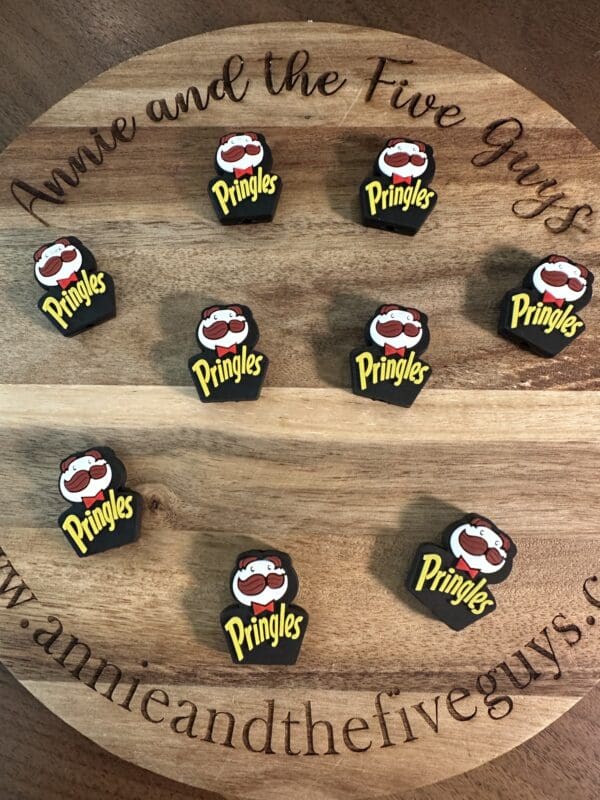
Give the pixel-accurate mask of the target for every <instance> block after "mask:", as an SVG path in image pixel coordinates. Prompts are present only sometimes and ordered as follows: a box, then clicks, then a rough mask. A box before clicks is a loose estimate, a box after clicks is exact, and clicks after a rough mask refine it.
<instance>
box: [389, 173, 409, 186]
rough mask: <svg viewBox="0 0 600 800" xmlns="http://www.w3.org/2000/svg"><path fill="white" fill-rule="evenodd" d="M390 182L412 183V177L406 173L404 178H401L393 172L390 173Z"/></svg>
mask: <svg viewBox="0 0 600 800" xmlns="http://www.w3.org/2000/svg"><path fill="white" fill-rule="evenodd" d="M392 183H412V178H411V177H410V175H407V176H406V178H403V177H402V175H396V173H395V172H394V173H393V174H392Z"/></svg>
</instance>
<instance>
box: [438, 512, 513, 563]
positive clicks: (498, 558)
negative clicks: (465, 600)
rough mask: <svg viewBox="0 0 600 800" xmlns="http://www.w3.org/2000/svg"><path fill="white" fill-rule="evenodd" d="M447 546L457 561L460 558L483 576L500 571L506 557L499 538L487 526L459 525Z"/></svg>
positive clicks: (506, 554)
mask: <svg viewBox="0 0 600 800" xmlns="http://www.w3.org/2000/svg"><path fill="white" fill-rule="evenodd" d="M449 545H450V550H451V551H452V552H453V554H454V555H455V556H456V558H457V559H458V558H461V557H462V558H463V559H464V560H465V561H466V562H467V564H468V565H469V566H470V567H471V569H476V570H478V572H482V573H483V574H484V575H491V574H492V573H494V572H498V571H499V570H501V569H502V567H503V566H504V565H505V563H506V559H507V557H508V553H507V551H506V549H505V548H504V545H503V543H502V539H501V537H500V536H499V535H498V534H497V533H496V532H495V531H493V530H492V529H491V528H489V527H488V526H487V525H471V524H470V523H466V524H465V525H459V526H458V528H456V529H455V530H454V531H452V534H451V536H450V540H449ZM490 559H491V560H490Z"/></svg>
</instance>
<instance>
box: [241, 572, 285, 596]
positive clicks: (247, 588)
mask: <svg viewBox="0 0 600 800" xmlns="http://www.w3.org/2000/svg"><path fill="white" fill-rule="evenodd" d="M284 582H285V575H278V574H277V573H276V572H271V573H270V574H269V575H258V574H254V575H251V576H250V577H249V578H246V580H245V581H244V580H241V579H238V583H237V585H238V589H239V591H240V592H242V594H247V595H249V596H250V597H252V596H254V595H257V594H260V593H261V592H262V591H264V590H265V589H266V587H267V586H268V587H269V588H270V589H279V588H280V587H281V586H283V584H284Z"/></svg>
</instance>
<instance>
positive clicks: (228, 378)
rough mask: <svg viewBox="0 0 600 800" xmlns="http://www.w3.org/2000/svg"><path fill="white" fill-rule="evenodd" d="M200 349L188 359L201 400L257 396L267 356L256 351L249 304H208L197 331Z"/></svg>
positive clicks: (256, 335)
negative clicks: (199, 351)
mask: <svg viewBox="0 0 600 800" xmlns="http://www.w3.org/2000/svg"><path fill="white" fill-rule="evenodd" d="M196 334H197V337H198V342H199V343H200V347H201V348H202V352H201V353H199V354H198V355H195V356H192V357H191V358H190V359H189V361H188V366H189V369H190V373H191V375H192V380H193V381H194V385H195V387H196V390H197V392H198V397H199V398H200V400H202V402H203V403H219V402H227V401H229V400H234V401H237V400H257V399H258V397H259V395H260V391H261V388H262V385H263V381H264V379H265V376H266V374H267V369H268V368H269V359H268V358H267V357H266V356H265V355H264V354H263V353H259V352H256V351H255V350H254V347H255V346H256V343H257V342H258V326H257V324H256V322H255V321H254V317H253V316H252V312H251V310H250V309H249V308H248V306H243V305H240V304H237V303H232V304H230V305H222V306H209V307H208V308H205V309H204V310H203V312H202V315H201V318H200V322H199V324H198V328H197V331H196Z"/></svg>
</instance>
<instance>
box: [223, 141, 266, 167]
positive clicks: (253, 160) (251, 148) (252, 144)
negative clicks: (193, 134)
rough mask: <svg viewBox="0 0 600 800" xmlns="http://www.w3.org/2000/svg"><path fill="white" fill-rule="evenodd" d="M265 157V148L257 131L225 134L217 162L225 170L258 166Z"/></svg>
mask: <svg viewBox="0 0 600 800" xmlns="http://www.w3.org/2000/svg"><path fill="white" fill-rule="evenodd" d="M263 157H264V148H263V146H262V142H261V141H260V140H259V139H258V137H257V135H256V134H255V133H239V134H232V135H229V136H224V137H223V139H222V140H221V144H220V145H219V148H218V150H217V164H218V165H219V167H220V168H221V169H222V170H223V171H224V172H234V171H235V170H238V169H241V170H244V169H247V168H248V167H253V168H254V167H257V166H258V165H259V164H260V163H261V161H262V160H263Z"/></svg>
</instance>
